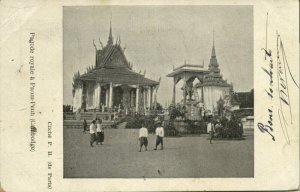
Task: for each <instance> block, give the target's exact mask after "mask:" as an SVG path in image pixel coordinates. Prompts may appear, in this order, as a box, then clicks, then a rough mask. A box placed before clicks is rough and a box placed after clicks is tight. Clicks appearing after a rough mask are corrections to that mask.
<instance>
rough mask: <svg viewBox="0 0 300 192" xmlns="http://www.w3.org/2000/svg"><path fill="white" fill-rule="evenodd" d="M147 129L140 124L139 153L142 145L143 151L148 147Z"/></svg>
mask: <svg viewBox="0 0 300 192" xmlns="http://www.w3.org/2000/svg"><path fill="white" fill-rule="evenodd" d="M147 137H148V129H147V128H146V127H145V123H143V124H142V128H140V131H139V141H140V150H139V152H141V151H142V147H143V145H144V146H145V151H147V146H148V138H147Z"/></svg>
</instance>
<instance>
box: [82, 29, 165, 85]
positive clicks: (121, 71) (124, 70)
mask: <svg viewBox="0 0 300 192" xmlns="http://www.w3.org/2000/svg"><path fill="white" fill-rule="evenodd" d="M100 43H101V42H100ZM120 44H121V40H120V37H119V38H118V39H117V41H116V43H115V44H113V37H112V30H111V27H110V31H109V38H108V41H107V45H106V46H105V47H103V46H102V43H101V46H102V49H97V47H96V46H95V49H96V64H95V67H94V68H93V69H92V70H89V71H88V72H87V73H85V74H83V75H81V76H80V77H79V79H80V80H89V81H98V82H100V83H120V84H128V85H149V86H152V85H158V84H159V82H157V81H153V80H151V79H148V78H146V77H145V75H143V74H139V73H136V72H134V71H133V70H132V66H131V65H130V63H129V62H128V61H127V59H126V56H125V54H124V49H123V48H122V47H121V45H120Z"/></svg>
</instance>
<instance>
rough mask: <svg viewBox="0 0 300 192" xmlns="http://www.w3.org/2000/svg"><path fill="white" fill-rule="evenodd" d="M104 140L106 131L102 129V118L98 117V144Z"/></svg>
mask: <svg viewBox="0 0 300 192" xmlns="http://www.w3.org/2000/svg"><path fill="white" fill-rule="evenodd" d="M103 141H104V132H103V129H102V121H101V119H98V121H97V144H99V143H100V144H101V145H102V143H103Z"/></svg>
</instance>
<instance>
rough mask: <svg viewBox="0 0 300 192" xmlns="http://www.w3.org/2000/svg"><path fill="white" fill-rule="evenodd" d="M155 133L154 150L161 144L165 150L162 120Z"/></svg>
mask: <svg viewBox="0 0 300 192" xmlns="http://www.w3.org/2000/svg"><path fill="white" fill-rule="evenodd" d="M155 134H156V145H155V148H154V150H157V146H158V145H159V144H161V150H163V149H164V142H163V139H164V128H163V127H162V126H161V122H159V123H158V124H157V128H156V130H155Z"/></svg>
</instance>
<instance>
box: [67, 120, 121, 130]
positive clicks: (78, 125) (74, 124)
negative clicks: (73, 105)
mask: <svg viewBox="0 0 300 192" xmlns="http://www.w3.org/2000/svg"><path fill="white" fill-rule="evenodd" d="M91 123H92V120H87V124H88V127H89V126H90V125H91ZM113 124H114V122H113V121H107V120H104V121H103V122H102V126H103V128H104V129H106V128H112V126H113ZM63 126H64V128H66V129H68V128H72V129H82V130H83V121H78V120H64V124H63ZM125 126H126V125H125Z"/></svg>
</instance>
